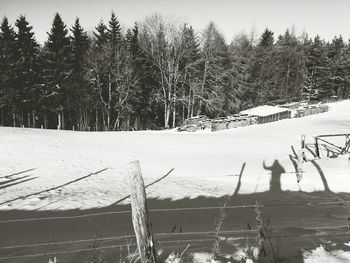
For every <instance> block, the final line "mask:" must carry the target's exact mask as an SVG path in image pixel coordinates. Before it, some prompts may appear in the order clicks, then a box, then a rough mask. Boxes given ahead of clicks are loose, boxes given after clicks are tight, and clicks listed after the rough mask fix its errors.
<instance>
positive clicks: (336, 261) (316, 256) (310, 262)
mask: <svg viewBox="0 0 350 263" xmlns="http://www.w3.org/2000/svg"><path fill="white" fill-rule="evenodd" d="M342 262H350V252H349V251H343V250H336V251H332V252H328V251H326V250H325V249H324V248H323V247H322V246H321V247H317V248H316V249H314V250H312V251H311V252H305V253H304V263H342Z"/></svg>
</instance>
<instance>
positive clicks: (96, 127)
mask: <svg viewBox="0 0 350 263" xmlns="http://www.w3.org/2000/svg"><path fill="white" fill-rule="evenodd" d="M95 130H96V131H98V110H97V109H96V116H95Z"/></svg>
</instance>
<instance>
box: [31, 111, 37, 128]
mask: <svg viewBox="0 0 350 263" xmlns="http://www.w3.org/2000/svg"><path fill="white" fill-rule="evenodd" d="M32 118H33V120H32V124H33V128H35V127H36V120H35V111H32Z"/></svg>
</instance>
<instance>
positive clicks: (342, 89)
mask: <svg viewBox="0 0 350 263" xmlns="http://www.w3.org/2000/svg"><path fill="white" fill-rule="evenodd" d="M348 55H349V54H348V50H347V49H346V46H345V43H344V41H343V38H342V36H341V35H340V36H339V37H334V38H333V40H332V42H331V43H329V44H328V58H329V72H330V76H329V78H328V82H327V86H328V88H327V90H326V96H327V97H328V98H330V97H333V98H341V97H343V96H344V95H345V94H346V93H347V92H346V89H347V87H348V83H347V82H348V77H347V76H348V73H347V62H348Z"/></svg>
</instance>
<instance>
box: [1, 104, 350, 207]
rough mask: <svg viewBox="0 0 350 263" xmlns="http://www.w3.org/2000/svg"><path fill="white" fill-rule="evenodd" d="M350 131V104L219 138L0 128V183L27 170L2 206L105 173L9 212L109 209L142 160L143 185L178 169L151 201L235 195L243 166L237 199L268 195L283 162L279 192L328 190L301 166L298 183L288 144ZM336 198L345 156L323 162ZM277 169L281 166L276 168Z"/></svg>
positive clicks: (342, 187) (343, 185) (347, 166)
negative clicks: (273, 169)
mask: <svg viewBox="0 0 350 263" xmlns="http://www.w3.org/2000/svg"><path fill="white" fill-rule="evenodd" d="M349 132H350V101H342V102H338V103H334V104H330V111H329V112H327V113H323V114H319V115H313V116H308V117H305V118H299V119H288V120H282V121H279V122H274V123H268V124H264V125H255V126H248V127H243V128H237V129H232V130H226V131H221V132H215V133H211V132H202V133H200V132H199V133H186V132H181V133H178V132H175V131H141V132H73V131H57V130H40V129H20V128H4V127H0V147H1V148H0V177H1V178H0V182H2V180H4V178H3V177H4V176H6V175H9V174H13V173H19V172H22V171H26V170H29V169H33V170H30V171H28V172H24V173H22V174H20V175H16V177H20V176H27V175H28V177H24V178H23V179H22V180H26V179H32V180H28V181H25V182H23V183H18V184H13V185H11V186H9V187H6V188H5V187H4V188H2V189H1V200H0V201H1V202H0V203H3V202H6V201H9V200H12V199H16V198H18V197H20V196H25V195H29V194H31V193H35V192H38V191H42V190H46V189H49V188H52V187H55V186H58V185H61V184H64V183H66V182H69V181H72V180H75V179H77V178H79V177H82V176H85V175H88V174H89V173H92V172H96V171H99V170H101V169H104V168H108V169H107V170H106V171H103V172H101V173H99V174H96V175H92V176H90V177H88V178H86V179H84V180H81V181H78V182H76V183H72V184H70V185H68V186H65V187H63V188H61V189H57V190H53V191H50V192H45V193H42V194H40V195H35V196H31V197H28V198H25V199H18V200H16V201H14V202H8V203H4V204H3V205H1V206H0V209H2V210H8V209H27V210H32V209H41V210H52V209H59V210H64V209H73V208H81V209H86V208H92V207H104V206H108V205H110V204H112V203H114V202H115V201H117V200H119V199H121V198H123V197H124V196H126V195H128V194H129V186H128V178H127V170H126V166H127V164H128V162H130V161H133V160H140V162H141V167H142V171H143V175H144V178H145V183H146V184H148V183H151V182H153V181H154V180H156V179H158V178H160V177H161V176H163V175H164V174H166V173H167V172H168V171H169V170H170V169H171V168H175V170H174V171H173V172H172V173H171V174H170V175H169V176H168V177H166V178H164V179H163V180H161V181H159V182H157V183H156V184H154V185H152V186H151V187H149V188H148V189H147V192H148V197H149V198H172V199H182V198H185V197H190V198H194V197H197V196H201V195H203V196H210V197H219V196H223V195H226V194H231V193H232V192H233V191H234V189H235V187H236V184H237V182H238V176H232V175H237V174H239V172H240V170H241V167H242V165H243V163H246V166H245V169H244V171H243V175H242V179H241V188H240V191H239V193H240V194H246V193H254V192H262V191H268V190H270V189H269V188H270V177H271V171H270V170H268V169H265V168H264V166H263V162H264V161H265V164H266V166H271V165H272V164H273V163H274V162H275V160H277V161H278V163H279V165H278V167H279V169H280V172H281V173H282V175H281V190H282V191H286V190H290V191H300V190H301V191H306V192H312V191H323V190H324V189H325V188H324V183H323V182H322V180H321V177H320V172H319V171H318V170H317V169H316V167H315V165H314V164H312V163H310V162H308V163H306V164H304V166H303V170H304V171H305V173H304V176H303V179H302V181H301V182H300V183H299V184H298V183H297V180H296V175H295V173H294V171H295V169H294V166H293V164H292V162H291V160H290V158H289V155H290V154H292V151H291V146H294V148H295V149H297V150H298V149H299V147H300V136H301V135H302V134H305V135H307V138H308V139H309V138H310V137H308V136H312V135H319V134H335V133H349ZM317 164H318V165H319V167H320V168H321V169H322V172H323V174H324V176H325V178H326V181H327V183H328V186H329V188H330V190H331V191H333V192H347V193H349V192H350V185H349V183H348V176H349V174H350V161H349V160H348V156H343V157H342V158H337V159H321V160H318V161H317ZM275 167H276V162H275ZM125 202H128V201H127V200H126V201H125Z"/></svg>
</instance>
